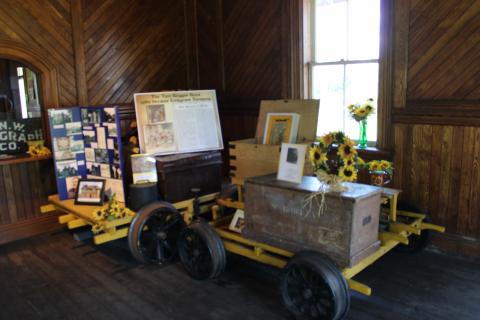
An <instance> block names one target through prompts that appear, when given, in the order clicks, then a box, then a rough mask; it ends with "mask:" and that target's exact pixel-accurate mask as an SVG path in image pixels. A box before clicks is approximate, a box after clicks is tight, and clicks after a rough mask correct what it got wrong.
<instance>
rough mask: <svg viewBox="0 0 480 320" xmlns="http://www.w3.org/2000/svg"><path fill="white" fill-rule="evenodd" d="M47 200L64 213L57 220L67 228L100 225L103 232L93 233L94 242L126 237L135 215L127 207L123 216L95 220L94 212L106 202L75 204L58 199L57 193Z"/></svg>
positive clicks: (121, 205)
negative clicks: (91, 204)
mask: <svg viewBox="0 0 480 320" xmlns="http://www.w3.org/2000/svg"><path fill="white" fill-rule="evenodd" d="M48 201H49V202H50V204H51V205H53V207H54V208H55V210H58V211H60V212H62V213H64V215H62V216H60V217H58V221H59V223H60V224H66V225H67V227H68V229H76V228H79V227H83V226H87V225H91V226H95V225H101V226H102V228H103V230H104V232H102V233H99V234H96V235H94V237H93V240H94V242H95V244H101V243H105V242H108V241H112V240H116V239H120V238H124V237H126V236H127V234H128V225H129V224H130V222H131V221H132V219H133V217H134V216H135V212H133V211H131V210H129V209H128V208H127V215H126V216H125V217H124V218H119V219H115V220H111V221H97V220H95V218H94V212H95V211H96V210H97V209H101V208H103V207H106V206H107V205H108V204H107V203H105V204H104V205H103V206H86V205H76V204H75V201H74V200H73V199H69V200H60V199H59V198H58V195H57V194H55V195H51V196H49V197H48ZM119 204H120V207H122V208H124V207H125V204H124V203H122V202H120V203H119Z"/></svg>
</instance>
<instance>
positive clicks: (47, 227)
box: [0, 213, 63, 245]
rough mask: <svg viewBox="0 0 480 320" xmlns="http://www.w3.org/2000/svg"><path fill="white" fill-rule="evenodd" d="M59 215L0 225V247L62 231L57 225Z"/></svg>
mask: <svg viewBox="0 0 480 320" xmlns="http://www.w3.org/2000/svg"><path fill="white" fill-rule="evenodd" d="M59 215H60V213H53V214H45V215H42V216H40V217H36V218H32V219H28V220H24V221H19V222H17V223H10V224H4V225H0V245H1V244H5V243H8V242H13V241H16V240H20V239H25V238H28V237H33V236H36V235H39V234H42V233H46V232H52V231H56V230H59V229H62V228H63V226H62V225H60V224H59V223H58V216H59Z"/></svg>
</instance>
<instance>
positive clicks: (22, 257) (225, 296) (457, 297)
mask: <svg viewBox="0 0 480 320" xmlns="http://www.w3.org/2000/svg"><path fill="white" fill-rule="evenodd" d="M229 264H230V265H229V268H228V270H227V272H226V273H225V274H224V275H223V276H222V277H221V278H220V279H218V280H215V281H205V282H199V281H194V280H192V279H190V278H189V277H188V276H187V275H186V274H185V272H184V271H183V270H182V268H181V266H180V264H176V265H172V266H169V267H167V268H163V269H159V268H152V267H142V266H139V265H137V264H136V263H135V262H134V261H133V260H132V258H131V257H130V255H129V253H128V251H127V248H126V243H125V242H122V241H119V242H116V243H113V244H108V245H104V246H101V247H96V246H93V245H90V244H84V243H81V242H76V241H74V240H73V238H72V235H71V234H69V233H68V232H61V233H57V234H53V235H52V234H50V235H43V236H39V237H35V238H31V239H28V240H24V241H21V242H17V243H13V244H9V245H4V246H0V319H241V320H246V319H262V320H263V319H290V317H289V316H287V315H286V312H285V311H284V309H283V307H282V303H281V300H280V298H279V296H278V293H277V290H276V284H277V283H278V279H279V276H280V273H279V271H277V270H275V269H273V268H269V267H266V266H263V265H259V264H256V263H253V262H251V261H247V260H244V259H241V258H238V257H233V258H230V260H229ZM359 279H360V280H362V281H364V282H365V283H367V284H369V285H370V286H371V287H372V288H373V295H372V297H365V296H362V295H359V294H355V293H354V294H353V297H352V307H351V310H350V313H349V316H348V319H355V320H361V319H388V320H395V319H402V320H404V319H454V320H461V319H472V320H473V319H480V263H478V262H477V263H475V262H471V261H465V260H462V259H458V258H452V257H448V256H445V255H441V254H437V253H432V252H424V253H422V254H419V255H404V254H397V253H392V254H389V255H387V256H386V257H384V258H383V259H381V260H380V261H379V262H377V263H376V264H375V265H374V266H372V267H370V268H369V269H368V270H366V271H364V272H363V273H362V274H361V276H359Z"/></svg>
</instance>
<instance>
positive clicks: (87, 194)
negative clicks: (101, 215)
mask: <svg viewBox="0 0 480 320" xmlns="http://www.w3.org/2000/svg"><path fill="white" fill-rule="evenodd" d="M104 192H105V180H102V179H79V180H78V186H77V192H76V194H75V204H78V205H89V206H100V205H102V204H103V196H104Z"/></svg>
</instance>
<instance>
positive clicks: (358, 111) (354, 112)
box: [347, 98, 375, 121]
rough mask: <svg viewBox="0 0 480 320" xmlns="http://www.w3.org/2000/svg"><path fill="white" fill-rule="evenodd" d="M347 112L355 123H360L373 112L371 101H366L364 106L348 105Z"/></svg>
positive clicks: (357, 104)
mask: <svg viewBox="0 0 480 320" xmlns="http://www.w3.org/2000/svg"><path fill="white" fill-rule="evenodd" d="M347 110H348V112H349V113H350V116H351V117H352V118H353V119H354V120H355V121H362V120H365V119H367V118H368V116H370V115H371V114H372V113H373V112H374V111H375V108H374V105H373V99H371V98H370V99H367V101H366V102H365V103H364V104H362V105H361V104H359V103H355V104H349V105H348V106H347Z"/></svg>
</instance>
